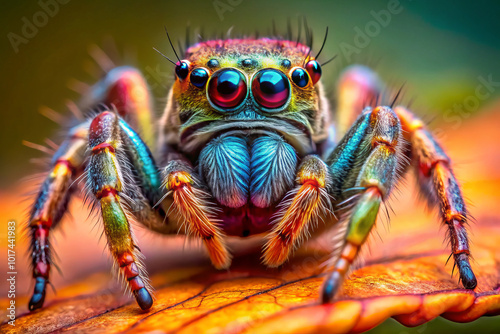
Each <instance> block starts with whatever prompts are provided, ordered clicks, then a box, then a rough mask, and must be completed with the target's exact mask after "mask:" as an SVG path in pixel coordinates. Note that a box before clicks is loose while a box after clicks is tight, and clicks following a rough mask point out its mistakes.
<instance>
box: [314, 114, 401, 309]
mask: <svg viewBox="0 0 500 334" xmlns="http://www.w3.org/2000/svg"><path fill="white" fill-rule="evenodd" d="M402 140H403V139H402V134H401V124H400V121H399V119H398V117H397V115H396V114H395V113H394V112H393V111H392V109H391V108H389V107H377V108H375V109H373V110H372V109H371V108H367V109H366V110H365V111H364V112H363V114H362V115H361V116H359V118H358V120H357V121H356V123H355V124H354V126H353V127H352V128H351V129H350V131H349V132H348V133H347V134H346V136H345V137H344V138H343V139H342V141H341V142H340V143H339V145H338V146H337V148H336V149H335V151H334V152H333V153H332V155H331V156H330V158H329V159H328V161H327V163H328V165H329V166H330V170H331V172H332V192H333V195H334V196H335V198H336V200H337V203H339V201H341V200H344V201H345V204H347V205H349V206H350V207H351V209H350V210H348V211H347V212H346V213H344V214H343V215H344V217H342V220H345V223H347V230H346V234H345V236H344V237H343V239H342V241H341V246H340V248H339V256H338V258H337V259H334V262H333V263H332V265H331V267H330V268H329V270H328V272H329V274H328V275H327V278H326V280H325V282H324V285H323V291H322V296H321V298H322V300H323V302H329V301H331V300H332V299H333V298H334V296H335V294H336V293H337V292H338V290H339V288H340V286H341V284H342V281H343V279H344V277H345V275H346V274H347V272H348V270H349V268H350V266H351V264H352V263H353V262H354V260H355V259H356V257H357V255H358V254H359V250H360V247H361V246H362V245H363V243H364V242H365V241H366V239H367V237H368V235H369V233H370V231H371V230H372V227H373V226H374V224H375V221H376V218H377V214H378V211H379V208H380V205H381V203H382V202H383V201H384V200H386V199H387V198H388V196H389V194H390V192H391V189H392V188H393V185H394V183H395V182H396V181H397V179H398V168H401V167H402V163H403V161H404V153H403V151H402V149H401V142H402ZM353 190H359V191H358V193H357V194H356V195H354V196H351V197H347V198H346V194H348V193H349V192H350V191H353ZM341 223H342V222H341Z"/></svg>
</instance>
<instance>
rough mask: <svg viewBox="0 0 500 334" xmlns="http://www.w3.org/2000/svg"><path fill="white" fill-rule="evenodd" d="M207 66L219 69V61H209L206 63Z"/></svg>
mask: <svg viewBox="0 0 500 334" xmlns="http://www.w3.org/2000/svg"><path fill="white" fill-rule="evenodd" d="M207 66H208V67H209V68H216V67H219V61H218V60H217V59H210V60H209V61H208V62H207Z"/></svg>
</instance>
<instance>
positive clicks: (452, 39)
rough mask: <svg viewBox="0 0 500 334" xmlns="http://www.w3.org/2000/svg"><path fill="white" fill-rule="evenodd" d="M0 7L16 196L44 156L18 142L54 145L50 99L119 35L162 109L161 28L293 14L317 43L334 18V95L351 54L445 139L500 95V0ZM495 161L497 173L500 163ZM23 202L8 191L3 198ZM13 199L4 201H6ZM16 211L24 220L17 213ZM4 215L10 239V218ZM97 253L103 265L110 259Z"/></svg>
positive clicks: (2, 168)
mask: <svg viewBox="0 0 500 334" xmlns="http://www.w3.org/2000/svg"><path fill="white" fill-rule="evenodd" d="M0 13H1V14H0V16H1V23H2V24H1V25H0V29H1V35H2V36H3V41H2V42H1V43H0V73H1V74H2V86H1V90H0V100H1V103H2V108H1V109H0V117H1V119H0V143H1V144H2V146H1V149H0V195H2V197H1V198H4V199H6V198H8V197H9V194H11V193H13V194H14V193H15V194H18V193H19V189H17V188H18V186H19V183H20V179H21V178H22V177H24V176H26V175H29V174H32V173H36V172H39V171H40V170H39V169H37V168H36V166H33V165H31V164H30V163H29V162H28V161H29V160H30V158H34V157H40V156H42V154H41V153H40V152H37V151H34V150H32V149H30V148H28V147H26V146H23V145H22V141H23V140H27V141H30V142H34V143H42V142H43V140H44V139H45V138H53V139H54V140H55V141H56V142H58V138H59V137H58V129H59V127H58V125H57V124H55V123H54V122H52V121H50V120H48V119H47V118H45V117H43V116H42V115H41V114H40V113H39V111H40V110H41V109H43V108H44V107H48V108H51V109H54V110H56V111H58V112H61V113H63V114H68V111H67V108H66V100H68V99H69V100H74V101H77V100H78V97H79V95H78V94H77V93H76V92H74V91H73V90H72V89H71V88H75V87H78V85H79V84H78V82H84V83H92V82H93V81H95V77H94V76H93V75H92V74H91V73H89V72H92V70H91V69H92V68H93V67H94V66H95V64H94V63H93V61H92V58H91V57H90V56H89V48H90V47H91V46H92V45H98V46H104V45H108V44H110V41H112V44H115V45H116V47H117V49H118V52H117V54H119V55H120V57H119V58H120V59H121V60H122V62H121V64H129V65H133V66H136V67H137V68H138V69H140V70H141V71H142V72H143V73H144V74H145V76H146V78H147V80H148V83H149V84H150V86H151V88H152V91H153V94H154V96H155V99H156V109H157V112H158V114H159V113H160V112H161V110H162V108H163V101H164V97H165V96H166V93H167V91H168V89H169V86H170V83H171V82H172V80H173V68H172V66H171V64H170V63H169V62H168V61H166V60H165V59H164V58H162V57H161V56H160V55H159V54H158V53H156V52H155V51H154V50H153V47H156V48H157V49H159V50H161V51H162V52H164V53H166V54H168V55H169V56H170V57H174V55H173V52H172V50H171V49H170V46H169V45H168V41H167V38H166V35H165V31H164V26H166V27H168V30H169V32H170V34H171V36H172V37H173V39H174V40H177V39H179V40H181V41H184V38H185V32H186V27H187V26H190V27H191V32H192V33H193V35H194V34H195V33H196V34H197V33H201V32H203V33H204V35H205V36H206V37H212V36H220V35H221V34H222V35H224V36H225V35H226V34H227V33H230V34H232V35H233V36H235V35H238V34H253V33H254V32H255V31H258V32H259V33H260V35H266V34H270V33H271V32H272V31H273V21H274V22H275V26H276V29H277V31H278V32H282V33H283V34H285V33H286V31H287V21H288V20H290V22H291V26H292V29H293V31H294V32H295V33H296V31H297V26H298V25H297V21H298V19H301V18H302V17H303V16H305V17H306V18H307V19H308V22H309V24H310V25H311V26H312V28H313V30H314V41H315V42H314V46H313V48H314V50H316V51H317V50H318V49H319V47H320V44H321V42H322V40H323V36H324V31H325V28H326V27H327V26H328V27H329V31H330V33H329V36H328V40H327V42H326V45H325V49H324V50H323V52H322V55H321V58H320V61H326V60H328V59H329V58H331V57H333V56H334V55H337V57H336V59H335V60H334V61H332V62H331V63H330V64H328V65H326V66H325V67H324V69H323V70H324V76H323V81H324V83H325V84H326V88H327V91H328V92H331V97H332V99H333V98H334V96H333V92H334V88H335V84H336V78H337V77H338V75H339V72H340V71H341V70H342V68H343V67H345V66H346V65H349V64H352V63H362V64H367V65H370V66H373V67H375V69H376V70H377V71H378V72H379V73H380V74H381V76H382V78H384V79H385V80H386V82H388V83H389V84H391V85H393V86H394V87H396V88H399V87H401V86H402V85H403V84H404V85H405V97H404V101H406V102H409V101H413V102H412V106H413V109H414V110H415V111H416V112H417V113H418V114H420V115H421V116H422V117H423V118H424V119H425V120H427V121H429V122H431V125H430V126H431V128H432V129H433V131H434V133H435V134H436V135H437V136H438V137H440V138H442V139H443V140H444V141H446V131H447V130H450V131H454V132H455V134H456V133H457V131H463V132H464V137H463V141H464V143H466V142H467V131H466V129H467V124H468V122H469V119H472V118H475V117H478V116H480V115H477V114H481V112H482V111H483V110H487V109H489V110H491V109H492V105H494V104H495V102H496V101H498V98H499V97H500V66H499V59H500V39H499V32H500V20H498V14H499V13H500V2H495V1H486V0H476V1H474V2H469V1H454V2H451V1H434V2H429V1H419V0H413V1H412V0H400V1H397V0H376V1H359V0H356V1H352V0H351V1H347V0H342V1H341V0H335V1H331V0H323V1H299V0H296V1H290V0H275V1H254V0H196V1H165V0H156V1H155V0H145V1H134V2H123V1H106V2H103V1H83V0H40V1H29V2H28V1H24V2H19V1H18V2H14V1H10V2H8V1H3V2H2V3H1V4H0ZM175 44H176V45H177V42H176V41H175ZM496 110H498V108H497V109H496ZM494 119H496V120H498V119H500V118H499V117H496V118H494ZM499 125H500V124H499ZM469 151H470V150H469ZM457 155H458V154H455V155H454V157H457ZM470 159H472V157H470V156H469V157H468V156H460V157H459V159H458V160H459V163H467V162H468V161H470ZM485 163H488V162H485ZM490 168H491V170H493V171H496V172H498V170H499V168H500V167H498V166H490ZM496 175H498V173H496ZM461 176H462V178H463V176H464V175H461ZM465 178H467V176H465ZM14 189H16V190H15V191H14ZM13 196H14V195H13ZM15 196H17V195H15ZM19 201H20V198H12V199H9V201H8V203H12V205H17V204H16V203H17V202H19ZM6 203H7V202H6ZM6 203H3V206H0V208H2V207H3V208H6V206H5V205H6ZM9 205H10V204H9ZM16 212H17V211H16ZM0 216H1V217H2V219H4V218H5V219H7V217H5V215H3V214H2V215H0ZM497 216H498V215H497ZM9 218H15V219H18V221H19V222H20V219H21V218H22V217H9ZM0 223H1V224H0V225H1V226H2V231H1V232H0V236H1V237H2V238H4V235H5V234H4V232H3V231H4V230H5V229H4V228H3V226H4V224H5V222H4V221H2V222H0ZM66 232H67V233H70V231H66ZM97 234H98V233H97V232H94V233H92V235H90V236H89V238H94V237H95V238H97V237H96V235H97ZM3 242H4V239H2V244H3ZM96 244H97V243H96V242H92V245H91V246H92V247H93V248H95V247H96ZM177 244H179V243H177ZM97 247H100V248H99V249H98V250H97V251H93V252H92V253H93V254H101V251H102V248H103V244H102V242H101V244H100V246H97ZM2 249H3V248H2ZM63 257H64V255H63ZM24 260H25V258H24V256H21V255H20V256H19V257H18V261H24ZM90 262H92V263H93V259H89V263H90ZM102 262H103V261H100V263H101V265H100V267H99V268H101V269H102V268H107V267H106V265H105V264H102ZM173 262H176V261H173ZM177 262H179V261H177ZM92 263H90V264H89V265H91V264H92ZM69 277H75V274H73V275H71V273H70V275H69ZM61 280H62V279H61V278H59V281H61ZM25 291H27V289H23V291H22V292H23V293H24V292H25ZM2 297H3V296H2ZM436 321H437V324H435V325H433V324H432V323H431V324H430V325H428V326H427V325H426V327H425V328H423V329H422V328H420V329H416V330H410V329H405V328H403V327H401V326H400V325H397V324H396V323H395V322H393V321H391V322H388V323H386V324H385V326H386V327H382V328H379V329H377V330H378V331H380V332H383V331H384V328H385V330H389V329H391V330H395V331H396V332H401V333H406V332H415V333H422V332H423V333H433V332H438V331H441V330H442V328H448V327H440V326H447V325H448V323H447V322H446V323H445V320H436ZM436 321H435V322H434V323H436ZM498 325H499V323H498V321H496V323H494V322H491V321H490V320H484V321H483V322H481V321H479V323H476V324H469V325H466V326H467V327H463V326H462V327H460V326H459V327H456V328H457V333H458V331H459V330H461V329H465V328H467V330H470V329H471V328H474V326H476V327H475V328H476V329H478V328H479V329H481V330H487V329H490V328H491V326H498ZM432 326H437V327H432ZM477 326H479V327H477Z"/></svg>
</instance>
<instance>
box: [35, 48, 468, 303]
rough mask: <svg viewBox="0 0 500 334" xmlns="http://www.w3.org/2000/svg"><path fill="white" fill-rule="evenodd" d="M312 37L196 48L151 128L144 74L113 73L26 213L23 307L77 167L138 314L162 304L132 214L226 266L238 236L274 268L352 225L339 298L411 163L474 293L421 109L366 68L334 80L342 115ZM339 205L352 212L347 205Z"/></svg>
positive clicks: (445, 179)
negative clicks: (256, 244) (257, 247)
mask: <svg viewBox="0 0 500 334" xmlns="http://www.w3.org/2000/svg"><path fill="white" fill-rule="evenodd" d="M306 44H307V43H304V44H303V43H299V42H297V41H291V40H290V39H289V40H286V39H281V38H276V39H271V38H241V39H226V40H208V41H200V42H198V43H197V44H194V45H193V46H190V47H189V48H188V49H187V50H186V52H185V53H184V55H183V58H182V59H181V58H178V61H176V62H173V63H174V65H175V77H176V78H175V82H174V84H173V87H172V89H171V90H170V92H169V94H168V98H167V105H166V108H165V111H164V113H163V116H162V117H161V118H160V120H159V121H158V123H157V120H156V118H155V115H154V113H153V110H154V109H153V106H152V103H151V96H150V93H149V91H148V87H147V85H146V82H145V80H144V78H143V76H142V75H141V74H140V73H139V72H138V71H137V70H135V69H133V68H130V67H116V68H114V69H112V70H110V71H109V72H108V73H107V74H106V75H105V77H104V78H103V79H102V80H101V81H100V82H99V83H98V84H96V85H95V86H93V87H92V89H91V90H90V91H89V92H88V94H86V96H85V97H84V99H83V101H85V102H84V103H82V104H83V105H82V106H81V108H83V109H91V110H96V109H98V107H99V106H102V105H106V106H108V107H109V108H108V109H107V110H104V111H103V110H101V111H100V112H98V113H96V112H94V113H93V115H92V116H88V117H87V119H86V120H84V121H82V122H80V124H78V125H76V126H74V127H73V128H71V130H70V131H69V133H68V135H67V137H66V139H65V140H64V142H63V143H62V145H61V146H60V148H59V149H58V151H57V153H56V154H55V155H54V157H53V159H52V162H51V169H50V172H49V174H48V177H47V178H46V179H45V181H44V183H43V185H42V186H41V189H40V191H39V193H38V196H37V198H36V200H35V203H34V205H33V208H32V210H31V215H30V219H29V229H30V236H31V245H32V264H33V277H34V278H35V280H36V283H35V287H34V293H33V296H32V298H31V300H30V302H29V308H30V310H34V309H37V308H40V307H42V305H43V302H44V299H45V292H46V285H47V283H48V282H49V272H50V267H51V259H50V253H51V249H50V244H49V242H48V237H49V233H50V231H51V230H52V229H53V228H54V227H55V226H56V225H57V224H58V223H59V221H60V220H61V218H62V216H63V215H64V213H65V211H66V208H67V204H68V202H69V200H70V198H71V196H72V193H73V192H72V191H71V190H72V189H74V188H75V187H72V184H73V182H74V181H75V180H76V179H77V178H78V177H79V176H80V175H84V176H86V180H87V181H86V189H87V192H88V194H89V197H90V198H91V199H92V200H93V201H94V204H95V207H96V208H97V209H98V210H100V213H101V215H102V222H103V226H104V232H105V235H106V238H107V243H108V246H109V251H110V252H111V254H112V256H113V258H114V261H115V263H116V265H117V267H118V271H119V272H120V274H121V276H122V277H123V278H124V281H125V282H126V284H127V285H128V288H129V289H130V291H131V292H132V293H133V295H134V296H135V299H136V300H137V304H138V305H139V306H140V307H141V309H149V308H151V306H152V305H153V299H152V297H151V292H152V288H151V286H150V285H149V284H148V277H147V274H146V271H145V270H144V269H143V266H142V265H141V263H140V261H141V260H140V259H141V254H140V251H139V250H138V248H137V247H136V244H135V242H134V239H133V237H132V234H131V229H130V224H129V221H131V220H134V221H137V222H139V223H142V224H143V225H144V226H145V227H147V228H149V229H152V230H154V231H157V232H161V233H164V234H176V233H184V234H186V235H190V236H192V237H194V238H199V239H200V240H202V242H203V244H204V246H205V247H206V250H207V252H208V255H209V256H210V260H211V261H212V264H213V265H214V266H215V267H216V268H218V269H225V268H228V267H229V266H230V264H231V254H230V251H229V249H228V247H227V245H226V238H227V237H229V236H233V237H246V236H250V235H256V234H260V235H263V236H264V237H265V240H266V241H265V246H264V247H263V249H262V252H263V256H262V261H263V263H264V264H265V265H267V266H269V267H277V266H280V265H281V264H283V263H284V262H285V261H286V260H287V259H288V258H289V257H290V255H291V254H292V253H293V251H294V249H295V248H297V247H298V246H300V245H301V244H302V243H303V242H304V240H305V239H306V238H307V237H308V236H310V235H311V234H318V233H321V232H322V231H324V230H325V228H330V227H332V226H334V225H336V224H345V226H346V228H345V229H344V230H345V233H344V234H343V235H342V236H341V239H342V242H341V243H340V244H339V245H338V250H337V254H338V255H337V257H335V258H334V259H332V262H331V265H330V267H329V268H328V269H327V274H326V279H325V282H324V284H323V289H322V293H321V299H322V301H323V302H330V301H332V300H333V298H334V297H335V295H336V292H337V291H338V290H339V287H340V286H341V284H342V281H343V278H344V276H345V275H346V272H347V271H348V269H349V267H350V266H351V264H352V263H353V261H354V260H355V259H356V257H357V254H358V253H359V250H360V247H361V246H362V245H363V243H364V242H365V240H366V238H367V236H368V235H369V233H370V231H371V229H372V227H373V226H374V224H375V221H376V218H377V213H378V211H379V208H380V206H381V203H382V202H384V201H386V200H387V198H388V197H389V195H390V193H391V190H392V189H393V188H394V185H395V183H396V182H398V180H400V179H401V178H402V176H403V173H405V172H406V171H407V170H409V169H411V168H412V169H414V170H415V171H416V174H417V175H418V182H419V185H420V187H421V189H422V190H423V193H424V195H425V197H426V198H427V199H428V201H429V203H430V204H431V205H432V206H439V207H440V213H441V218H442V220H443V222H444V223H445V224H446V225H447V226H448V231H447V232H448V234H449V238H450V240H451V249H452V254H453V256H454V260H455V264H456V266H457V267H458V269H459V272H460V278H461V281H462V283H463V285H464V287H466V288H468V289H473V288H475V286H476V278H475V276H474V273H473V272H472V270H471V267H470V264H469V246H468V240H467V233H466V229H465V225H466V222H467V219H468V212H467V210H466V208H465V205H464V200H463V197H462V194H461V190H460V187H459V186H458V183H457V181H456V179H455V177H454V175H453V171H452V169H451V161H450V159H449V158H448V157H447V156H446V154H445V152H444V151H443V149H442V148H441V147H440V146H439V144H438V143H437V142H436V140H435V139H434V138H433V136H432V135H431V134H430V133H429V131H428V130H426V128H425V125H424V123H423V122H422V121H421V120H420V119H419V118H417V117H416V116H415V115H414V114H413V113H412V112H410V111H409V110H408V109H407V108H405V107H403V106H395V107H393V106H392V105H391V104H390V103H389V105H387V104H384V103H381V102H380V101H383V98H380V96H381V95H382V90H383V85H382V84H381V82H380V80H379V79H378V78H377V76H376V75H375V73H374V72H372V71H371V70H369V69H367V68H366V67H362V66H352V67H349V68H348V69H347V70H345V71H344V72H343V74H342V75H341V78H340V80H339V84H338V88H337V97H336V98H337V103H336V105H337V106H336V109H335V121H333V118H334V114H333V113H332V110H331V109H330V106H329V103H328V97H327V96H326V94H325V93H324V91H323V89H322V85H321V82H320V81H319V80H320V77H321V74H322V70H321V66H320V64H319V62H318V61H317V60H316V59H317V56H318V55H316V56H313V55H312V54H311V47H310V45H309V46H308V45H306ZM174 51H175V50H174ZM176 55H177V54H176ZM377 101H378V102H377ZM157 125H158V126H157ZM349 127H350V129H349ZM336 134H337V138H335V137H336ZM339 135H340V136H339ZM337 139H339V140H337ZM407 161H411V163H410V164H408V163H405V162H407ZM340 204H346V205H347V206H348V207H349V210H344V213H343V214H338V212H339V210H338V209H339V207H340ZM174 209H175V210H174ZM318 220H323V221H324V224H316V223H317V221H318Z"/></svg>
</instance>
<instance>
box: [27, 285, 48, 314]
mask: <svg viewBox="0 0 500 334" xmlns="http://www.w3.org/2000/svg"><path fill="white" fill-rule="evenodd" d="M46 286H47V280H46V279H45V278H43V277H37V278H36V282H35V289H34V291H33V296H31V299H30V302H29V304H28V308H29V310H30V311H34V310H36V309H39V308H41V307H42V306H43V302H44V301H45V287H46Z"/></svg>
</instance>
